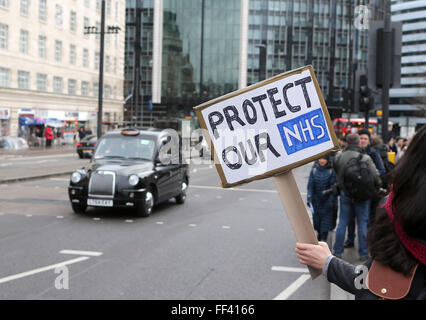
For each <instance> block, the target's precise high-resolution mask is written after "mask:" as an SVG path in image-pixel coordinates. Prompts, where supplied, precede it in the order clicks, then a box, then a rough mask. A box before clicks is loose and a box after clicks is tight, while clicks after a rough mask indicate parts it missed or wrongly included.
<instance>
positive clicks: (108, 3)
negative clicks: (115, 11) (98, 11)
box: [106, 0, 111, 15]
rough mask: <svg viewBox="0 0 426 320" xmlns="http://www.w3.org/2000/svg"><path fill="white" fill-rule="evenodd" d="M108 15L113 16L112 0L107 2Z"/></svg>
mask: <svg viewBox="0 0 426 320" xmlns="http://www.w3.org/2000/svg"><path fill="white" fill-rule="evenodd" d="M106 14H108V15H110V14H111V0H107V2H106Z"/></svg>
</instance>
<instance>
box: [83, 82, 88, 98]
mask: <svg viewBox="0 0 426 320" xmlns="http://www.w3.org/2000/svg"><path fill="white" fill-rule="evenodd" d="M81 95H82V96H86V97H87V96H88V95H89V82H87V81H81Z"/></svg>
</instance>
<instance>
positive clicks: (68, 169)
mask: <svg viewBox="0 0 426 320" xmlns="http://www.w3.org/2000/svg"><path fill="white" fill-rule="evenodd" d="M72 156H76V157H77V155H76V152H75V147H74V146H72V145H66V146H55V147H52V148H49V149H46V148H43V147H34V148H30V149H27V150H22V151H0V166H1V164H2V163H4V162H5V161H7V160H9V161H12V162H13V161H14V160H15V161H17V159H19V160H23V159H32V158H34V159H40V158H58V159H60V158H61V157H72ZM86 161H88V160H86ZM86 161H84V163H83V162H82V160H80V161H78V162H76V163H75V164H74V165H71V166H70V165H69V163H63V164H57V165H49V166H43V167H42V166H40V167H37V170H34V171H29V172H22V169H17V170H14V169H13V168H10V169H9V170H7V171H6V172H2V173H1V176H0V185H1V184H7V183H13V182H18V181H26V180H36V179H42V178H48V177H55V176H63V175H64V174H71V173H72V172H74V171H75V170H76V169H78V168H81V167H82V166H84V165H85V163H86ZM309 168H310V167H309V166H306V170H303V171H306V172H307V175H308V173H309V171H308V169H309ZM303 175H305V172H303ZM306 178H307V177H306ZM299 188H302V189H301V190H304V188H306V186H302V185H299ZM334 238H335V231H333V232H331V233H330V236H329V241H328V242H329V246H330V248H332V245H333V243H334ZM357 250H358V249H357V244H356V245H355V248H351V249H345V251H344V253H343V259H344V260H346V261H348V262H350V263H352V264H355V265H357V264H361V262H360V261H359V259H358V253H357ZM353 299H354V296H353V295H351V294H349V293H347V292H345V291H343V290H342V289H340V288H339V287H337V286H336V285H334V284H330V300H353Z"/></svg>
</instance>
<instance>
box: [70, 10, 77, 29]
mask: <svg viewBox="0 0 426 320" xmlns="http://www.w3.org/2000/svg"><path fill="white" fill-rule="evenodd" d="M70 30H71V31H73V32H75V31H76V30H77V13H76V12H75V11H71V13H70Z"/></svg>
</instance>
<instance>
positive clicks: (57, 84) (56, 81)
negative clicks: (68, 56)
mask: <svg viewBox="0 0 426 320" xmlns="http://www.w3.org/2000/svg"><path fill="white" fill-rule="evenodd" d="M53 92H55V93H62V78H61V77H53Z"/></svg>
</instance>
